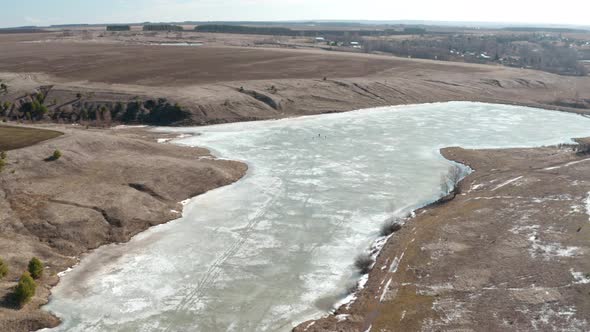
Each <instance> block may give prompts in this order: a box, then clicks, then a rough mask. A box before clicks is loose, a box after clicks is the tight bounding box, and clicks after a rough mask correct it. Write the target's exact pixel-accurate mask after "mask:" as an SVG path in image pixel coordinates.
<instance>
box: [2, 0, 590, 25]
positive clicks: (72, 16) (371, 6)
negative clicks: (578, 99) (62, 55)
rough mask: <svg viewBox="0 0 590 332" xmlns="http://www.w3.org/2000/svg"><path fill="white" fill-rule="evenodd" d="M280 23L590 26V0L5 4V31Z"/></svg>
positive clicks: (74, 0)
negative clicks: (93, 25)
mask: <svg viewBox="0 0 590 332" xmlns="http://www.w3.org/2000/svg"><path fill="white" fill-rule="evenodd" d="M279 20H428V21H468V22H508V23H552V24H571V25H590V0H559V1H557V0H479V1H478V0H405V1H404V0H0V27H14V26H25V25H38V26H45V25H51V24H71V23H134V22H146V21H151V22H165V21H167V22H170V21H279Z"/></svg>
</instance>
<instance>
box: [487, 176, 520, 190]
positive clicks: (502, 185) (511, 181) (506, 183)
mask: <svg viewBox="0 0 590 332" xmlns="http://www.w3.org/2000/svg"><path fill="white" fill-rule="evenodd" d="M522 178H523V176H522V175H521V176H519V177H517V178H514V179H511V180H508V181H506V182H504V183H502V184H500V185H498V186H497V187H496V188H494V189H492V191H496V190H498V189H500V188H502V187H505V186H507V185H509V184H511V183H513V182H516V181H518V180H520V179H522Z"/></svg>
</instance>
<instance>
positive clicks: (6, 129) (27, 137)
mask: <svg viewBox="0 0 590 332" xmlns="http://www.w3.org/2000/svg"><path fill="white" fill-rule="evenodd" d="M61 135H63V134H62V133H60V132H59V131H53V130H43V129H35V128H22V127H10V126H2V125H0V151H9V150H14V149H21V148H24V147H27V146H31V145H34V144H37V143H39V142H43V141H46V140H48V139H52V138H55V137H58V136H61Z"/></svg>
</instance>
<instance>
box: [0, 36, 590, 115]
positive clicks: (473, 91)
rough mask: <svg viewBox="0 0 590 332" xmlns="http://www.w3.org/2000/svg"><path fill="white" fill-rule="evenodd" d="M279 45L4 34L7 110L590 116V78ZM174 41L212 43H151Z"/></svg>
mask: <svg viewBox="0 0 590 332" xmlns="http://www.w3.org/2000/svg"><path fill="white" fill-rule="evenodd" d="M268 37H269V36H256V35H253V36H252V35H228V34H216V33H211V34H206V33H192V32H191V33H186V32H185V33H182V34H180V35H179V34H176V33H142V32H132V33H127V34H118V33H111V34H104V36H103V37H100V34H99V33H97V32H84V31H74V32H70V33H69V34H67V35H66V34H64V33H59V32H56V33H46V34H30V35H29V34H16V35H0V46H1V47H2V49H3V52H2V53H1V54H0V79H2V80H3V81H4V82H6V83H7V84H8V86H9V89H8V93H0V102H4V101H10V102H12V103H13V104H15V106H13V107H12V108H11V109H10V110H8V111H7V112H6V113H5V114H4V115H5V116H6V117H7V119H8V120H12V121H15V120H19V119H23V118H26V117H25V116H24V113H23V112H22V111H21V109H22V107H23V105H24V104H26V103H28V102H30V101H31V96H35V95H37V94H38V93H39V91H40V90H43V91H42V92H43V97H44V99H45V105H46V106H47V107H48V109H49V113H48V114H47V115H45V117H44V120H52V121H57V122H65V123H71V122H81V120H84V119H86V120H88V121H85V123H90V124H96V125H104V124H105V123H111V122H112V123H144V122H143V121H144V120H145V119H144V118H142V117H141V116H138V115H137V111H138V110H140V109H146V108H148V109H149V108H150V106H149V105H148V104H142V105H140V103H139V102H140V101H141V103H143V102H147V101H149V100H152V101H157V100H158V99H159V98H165V99H167V101H168V102H169V103H170V105H175V104H178V105H179V106H181V107H182V111H183V114H182V115H181V116H179V118H178V119H176V121H172V123H170V124H176V125H202V124H214V123H224V122H235V121H251V120H265V119H276V118H284V117H289V116H299V115H310V114H318V113H327V112H341V111H350V110H353V109H360V108H367V107H377V106H387V105H400V104H413V103H428V102H442V101H450V100H472V101H484V102H495V103H508V104H522V105H529V106H536V107H542V108H549V109H562V110H567V111H572V112H587V111H588V109H590V102H589V101H590V77H572V76H560V75H556V74H551V73H547V72H541V71H536V70H529V69H517V68H508V67H503V66H499V65H484V64H466V63H458V62H445V61H433V60H416V59H407V58H399V57H393V56H388V55H375V54H363V53H350V52H334V51H332V52H330V51H325V50H320V49H317V48H314V47H309V48H299V49H292V48H281V47H279V46H277V45H274V46H273V45H270V44H261V45H262V46H264V47H254V46H255V45H258V44H257V41H259V42H264V40H267V39H268ZM163 42H166V43H171V42H191V43H194V42H201V43H203V45H202V46H190V47H189V46H162V45H151V44H153V43H158V44H159V43H163ZM228 45H232V46H228ZM235 45H238V46H235ZM242 88H243V89H242ZM117 104H122V106H121V107H122V108H123V109H124V108H128V105H130V104H133V105H132V106H134V107H133V108H134V112H132V114H131V115H130V116H122V114H123V112H119V113H117V112H118V111H117V110H116V108H117V107H118V106H117ZM152 104H153V102H152ZM103 107H104V108H106V110H107V111H109V113H110V115H109V116H108V117H106V118H105V119H102V117H101V116H97V115H96V112H97V110H100V109H101V108H103ZM84 112H86V113H87V114H86V118H85V117H84V114H83V113H84ZM101 112H102V111H101ZM0 115H1V114H0ZM103 116H104V114H103ZM97 119H102V120H101V121H98V120H97ZM147 123H153V122H147Z"/></svg>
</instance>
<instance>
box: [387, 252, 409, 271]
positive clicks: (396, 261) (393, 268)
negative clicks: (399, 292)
mask: <svg viewBox="0 0 590 332" xmlns="http://www.w3.org/2000/svg"><path fill="white" fill-rule="evenodd" d="M405 253H406V252H405V251H404V252H402V255H401V256H399V258H398V257H396V258H395V259H394V260H393V262H391V266H390V267H389V272H391V273H396V272H397V268H398V267H399V263H400V262H401V261H402V259H403V258H404V254H405Z"/></svg>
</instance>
